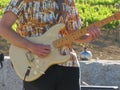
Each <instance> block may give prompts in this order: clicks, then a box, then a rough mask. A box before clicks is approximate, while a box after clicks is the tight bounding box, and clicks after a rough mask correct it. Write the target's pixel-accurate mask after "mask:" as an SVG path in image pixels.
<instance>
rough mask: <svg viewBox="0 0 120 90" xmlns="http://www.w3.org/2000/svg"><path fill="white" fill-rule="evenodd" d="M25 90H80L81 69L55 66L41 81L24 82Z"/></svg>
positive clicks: (49, 69)
mask: <svg viewBox="0 0 120 90" xmlns="http://www.w3.org/2000/svg"><path fill="white" fill-rule="evenodd" d="M24 88H25V90H79V68H78V67H64V66H59V65H53V66H51V67H50V68H48V70H47V71H46V72H45V74H44V75H42V76H41V77H40V78H39V79H37V80H35V81H32V82H24Z"/></svg>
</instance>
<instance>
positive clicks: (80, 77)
mask: <svg viewBox="0 0 120 90" xmlns="http://www.w3.org/2000/svg"><path fill="white" fill-rule="evenodd" d="M77 64H78V68H79V84H80V90H81V67H80V62H79V59H78V60H77Z"/></svg>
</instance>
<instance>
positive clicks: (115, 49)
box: [0, 30, 120, 60]
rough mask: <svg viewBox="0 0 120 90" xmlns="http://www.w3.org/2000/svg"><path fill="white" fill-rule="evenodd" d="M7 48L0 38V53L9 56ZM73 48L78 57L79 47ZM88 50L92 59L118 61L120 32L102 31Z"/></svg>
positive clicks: (7, 44)
mask: <svg viewBox="0 0 120 90" xmlns="http://www.w3.org/2000/svg"><path fill="white" fill-rule="evenodd" d="M118 33H119V35H118V37H117V34H118ZM9 47H10V43H9V42H8V41H6V40H5V39H3V38H2V37H0V53H4V54H5V55H9ZM73 47H74V49H75V50H76V52H77V54H78V55H79V53H80V52H81V51H83V47H82V46H81V45H73ZM88 50H90V51H91V52H92V54H93V59H107V60H120V30H119V32H114V31H113V30H111V31H110V32H109V31H106V30H102V32H101V36H100V37H99V38H98V39H97V40H96V41H94V42H91V43H89V44H88Z"/></svg>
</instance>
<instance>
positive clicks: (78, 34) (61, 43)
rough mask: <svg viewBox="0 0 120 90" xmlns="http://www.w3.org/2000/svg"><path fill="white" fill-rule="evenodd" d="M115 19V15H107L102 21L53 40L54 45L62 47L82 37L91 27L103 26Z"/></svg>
mask: <svg viewBox="0 0 120 90" xmlns="http://www.w3.org/2000/svg"><path fill="white" fill-rule="evenodd" d="M113 20H116V17H115V15H112V16H109V17H107V18H105V19H103V20H101V21H98V22H95V23H92V24H90V26H88V27H85V28H82V29H80V30H77V31H75V32H73V33H71V34H69V35H67V36H65V37H63V38H60V39H57V40H55V41H53V46H54V47H56V48H60V47H62V46H64V45H67V44H69V43H71V42H73V41H74V40H76V39H78V38H80V37H81V36H83V35H85V34H86V33H87V31H88V29H89V28H92V27H99V28H101V27H102V26H104V25H106V24H108V23H109V22H111V21H113Z"/></svg>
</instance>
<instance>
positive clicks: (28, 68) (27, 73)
mask: <svg viewBox="0 0 120 90" xmlns="http://www.w3.org/2000/svg"><path fill="white" fill-rule="evenodd" d="M30 71H31V67H30V66H28V67H27V70H26V72H25V76H24V79H23V90H25V86H24V82H25V79H26V77H27V76H29V75H30Z"/></svg>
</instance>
